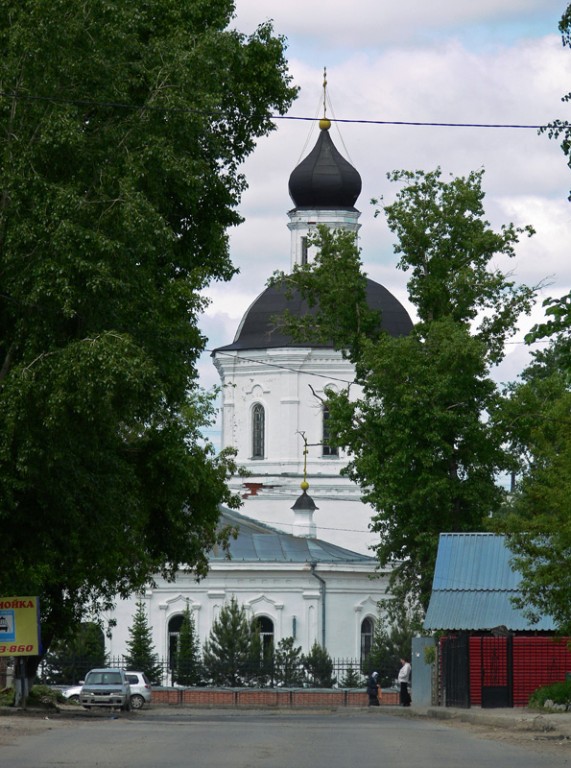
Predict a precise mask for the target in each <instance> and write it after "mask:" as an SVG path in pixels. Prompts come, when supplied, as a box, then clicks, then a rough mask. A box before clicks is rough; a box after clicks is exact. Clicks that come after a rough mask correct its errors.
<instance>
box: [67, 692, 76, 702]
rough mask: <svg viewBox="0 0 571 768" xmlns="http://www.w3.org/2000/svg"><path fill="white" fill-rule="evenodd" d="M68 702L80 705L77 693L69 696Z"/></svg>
mask: <svg viewBox="0 0 571 768" xmlns="http://www.w3.org/2000/svg"><path fill="white" fill-rule="evenodd" d="M67 700H68V701H69V702H71V703H72V704H79V696H78V694H77V693H76V694H75V695H74V696H69V697H68V699H67Z"/></svg>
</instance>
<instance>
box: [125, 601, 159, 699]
mask: <svg viewBox="0 0 571 768" xmlns="http://www.w3.org/2000/svg"><path fill="white" fill-rule="evenodd" d="M123 658H124V660H125V666H126V667H127V669H132V670H134V671H136V672H144V673H145V674H146V675H147V677H148V678H149V680H150V682H151V683H153V684H154V685H160V683H161V673H162V666H161V664H160V662H159V659H158V656H157V654H156V652H155V646H154V643H153V636H152V629H151V626H150V625H149V619H148V616H147V609H146V608H145V603H144V602H143V601H142V600H138V601H137V607H136V609H135V615H134V616H133V623H132V624H131V626H130V627H129V639H128V640H127V653H126V654H125V656H124V657H123Z"/></svg>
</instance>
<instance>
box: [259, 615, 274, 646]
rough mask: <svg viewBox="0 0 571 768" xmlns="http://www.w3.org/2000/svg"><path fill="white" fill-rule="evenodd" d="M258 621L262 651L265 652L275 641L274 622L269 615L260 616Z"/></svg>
mask: <svg viewBox="0 0 571 768" xmlns="http://www.w3.org/2000/svg"><path fill="white" fill-rule="evenodd" d="M256 621H257V622H258V628H259V631H260V637H261V638H262V652H263V653H264V654H265V652H266V651H267V650H268V649H269V648H270V646H271V644H272V643H273V641H274V622H273V621H272V620H271V619H269V618H268V617H267V616H258V618H257V619H256Z"/></svg>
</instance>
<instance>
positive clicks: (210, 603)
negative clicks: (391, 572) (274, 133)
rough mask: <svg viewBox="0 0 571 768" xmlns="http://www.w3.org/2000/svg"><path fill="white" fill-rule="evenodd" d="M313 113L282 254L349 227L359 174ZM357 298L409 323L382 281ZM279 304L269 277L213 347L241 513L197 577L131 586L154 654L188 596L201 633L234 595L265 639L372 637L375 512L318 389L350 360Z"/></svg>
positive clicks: (357, 650)
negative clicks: (287, 330) (309, 333)
mask: <svg viewBox="0 0 571 768" xmlns="http://www.w3.org/2000/svg"><path fill="white" fill-rule="evenodd" d="M319 125H320V134H319V137H318V140H317V143H316V145H315V147H314V149H313V150H312V151H311V152H310V153H309V155H308V156H307V157H305V159H303V160H302V161H301V163H300V164H299V165H298V166H297V167H296V168H295V169H294V170H293V172H292V174H291V176H290V179H289V192H290V196H291V198H292V201H293V205H294V207H293V208H292V210H290V211H289V213H288V216H289V223H288V225H287V226H288V228H289V229H290V232H291V264H292V267H293V265H295V264H299V263H305V262H307V261H309V262H310V261H311V260H312V258H313V256H314V254H313V253H312V249H311V247H309V248H308V237H309V236H310V234H311V233H312V230H314V229H315V227H317V226H318V225H319V224H323V225H326V226H328V227H331V228H334V229H349V230H350V231H352V232H355V233H357V232H358V230H359V227H360V225H359V223H358V220H359V216H360V213H359V211H358V210H357V209H356V208H355V203H356V202H357V198H358V196H359V194H360V191H361V177H360V175H359V173H358V171H357V170H356V169H355V168H354V167H353V166H352V165H351V164H350V163H349V162H348V161H347V160H346V159H345V158H344V157H342V155H341V154H340V153H339V152H338V150H337V149H336V147H335V145H334V144H333V141H332V139H331V136H330V133H329V128H330V125H331V124H330V122H329V121H328V120H327V119H325V118H324V119H322V120H321V121H320V124H319ZM268 277H269V275H268ZM260 287H262V286H260ZM367 299H368V302H369V306H371V308H374V309H377V310H380V311H381V322H382V326H383V328H384V329H385V330H386V331H387V332H388V333H390V334H392V335H404V334H406V333H408V332H409V330H410V329H411V327H412V323H411V320H410V317H409V316H408V314H407V312H406V310H405V309H404V307H403V306H402V305H401V304H400V303H399V301H398V300H397V299H396V298H395V297H394V296H393V295H392V294H391V293H390V292H389V291H388V290H387V289H386V288H384V287H383V286H382V285H379V284H378V283H375V282H373V281H372V280H368V284H367ZM285 309H288V310H289V312H290V313H294V314H298V315H299V314H305V313H306V312H308V311H309V310H308V307H307V305H306V304H305V302H304V301H303V300H302V299H301V297H300V296H299V295H295V294H294V295H293V296H292V297H286V295H285V292H284V290H283V289H282V288H281V287H280V286H279V285H277V286H272V287H269V288H266V289H265V290H263V291H262V292H261V293H260V295H259V296H258V298H257V299H256V300H255V301H254V302H253V304H252V305H251V306H250V308H249V309H248V310H247V312H246V313H245V315H244V317H243V318H242V321H241V323H240V325H239V327H238V329H237V331H236V335H235V337H234V340H233V341H232V343H230V344H228V345H226V346H222V347H219V348H218V349H216V350H214V352H213V353H212V357H213V362H214V365H215V366H216V368H217V370H218V372H219V374H220V379H221V384H222V392H223V395H222V397H223V401H222V445H223V446H233V447H235V448H236V449H237V461H238V464H239V465H240V466H241V467H242V468H244V469H245V470H247V473H248V474H247V477H245V478H244V477H242V476H240V477H236V478H234V479H233V481H232V483H231V485H232V487H233V489H234V490H235V491H237V492H239V494H240V495H241V497H242V498H243V502H244V503H243V507H242V508H241V511H240V513H237V512H233V511H230V510H226V509H222V510H221V524H222V525H224V524H231V525H233V526H235V527H236V528H237V529H238V531H239V533H238V537H237V539H236V540H233V541H231V543H230V558H231V559H229V560H228V559H227V558H226V557H225V555H224V553H218V552H213V553H211V554H210V557H209V561H210V571H209V574H208V576H207V577H206V578H204V579H203V580H202V581H200V582H197V581H196V579H195V577H194V576H193V575H192V574H191V573H185V572H181V573H180V574H179V576H178V577H177V579H176V581H175V582H172V583H167V582H163V581H160V580H159V581H158V582H157V584H156V586H154V587H153V588H149V589H147V590H146V592H145V593H144V595H143V596H142V598H143V600H144V602H145V604H146V608H147V614H148V617H149V623H150V625H151V627H152V631H153V643H154V648H155V651H156V652H157V653H158V655H159V657H161V658H170V657H171V655H172V653H173V651H174V650H175V649H176V643H177V637H178V632H179V630H180V625H181V622H182V614H183V611H184V610H185V608H186V606H187V604H188V605H189V607H190V609H191V610H192V611H193V614H194V619H195V624H196V628H197V632H198V635H199V637H200V640H201V642H204V640H205V639H206V638H207V637H208V635H209V632H210V628H211V625H212V622H213V620H214V619H215V618H216V616H217V614H218V612H219V611H220V609H221V607H222V606H223V605H224V604H225V603H226V602H229V601H230V599H231V597H232V596H235V597H236V599H237V600H238V602H239V603H240V604H242V605H244V606H245V607H246V609H247V611H248V612H249V614H250V616H251V617H252V618H254V617H257V618H258V619H259V622H260V627H261V632H262V634H263V636H264V642H269V640H270V639H271V640H273V642H274V643H275V644H277V643H278V642H279V641H280V640H281V639H283V638H286V637H293V638H294V640H295V644H296V645H299V646H301V648H302V650H303V652H308V651H309V650H310V648H311V646H312V645H313V643H314V642H318V643H319V644H320V645H321V646H322V647H324V648H326V649H327V651H328V652H329V654H330V656H331V657H332V658H343V659H355V660H359V659H360V658H361V657H362V656H363V654H366V653H367V651H368V649H369V647H370V643H371V639H372V634H373V628H374V622H375V620H376V618H377V616H378V614H379V605H380V606H381V611H382V604H383V602H385V601H386V600H387V599H389V598H388V596H387V593H386V589H387V583H388V573H387V572H381V571H379V570H378V569H377V561H376V559H375V558H374V557H373V556H372V552H371V549H370V547H371V545H372V544H374V542H375V537H374V535H373V534H371V532H370V531H369V523H370V519H371V514H372V511H371V509H370V508H369V507H368V506H366V505H365V504H363V503H362V501H361V499H360V491H359V488H358V487H356V486H355V485H354V484H353V483H351V482H350V481H349V480H348V479H346V478H343V477H342V476H341V475H340V471H341V469H342V468H343V467H344V466H345V465H346V463H347V457H346V456H345V455H344V454H343V452H342V451H340V450H338V449H336V448H335V447H333V446H331V445H330V444H329V441H328V428H327V418H328V414H327V410H326V409H325V408H324V406H323V402H322V398H323V396H324V395H325V393H326V392H327V390H335V391H339V389H340V388H345V387H347V386H349V385H350V384H351V383H352V382H353V380H354V370H353V366H352V365H351V363H350V362H348V361H347V360H345V359H343V357H342V355H341V353H340V352H337V351H335V350H334V349H333V347H332V346H327V345H312V346H308V345H307V344H303V343H298V342H296V341H294V340H292V339H291V338H289V337H288V336H286V335H284V333H283V331H281V330H280V328H279V327H278V326H279V324H276V321H275V320H276V316H277V315H279V314H280V312H283V311H284V310H285ZM354 389H355V388H354V387H352V388H351V391H354ZM305 481H307V482H305ZM136 602H137V597H133V598H131V599H129V600H125V601H120V603H119V604H118V606H117V608H116V610H115V611H114V612H113V614H112V616H110V617H109V618H113V619H115V620H116V622H117V623H116V626H115V628H114V629H113V632H112V636H111V637H110V638H109V639H108V640H107V649H106V650H107V652H108V654H109V655H110V656H111V657H113V658H116V657H120V656H122V655H123V654H125V653H126V650H127V648H126V642H127V640H128V639H129V633H128V629H129V626H130V625H131V624H132V619H133V615H134V613H135V606H136Z"/></svg>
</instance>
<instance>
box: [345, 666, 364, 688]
mask: <svg viewBox="0 0 571 768" xmlns="http://www.w3.org/2000/svg"><path fill="white" fill-rule="evenodd" d="M341 687H342V688H362V687H363V675H361V674H360V673H359V672H358V670H356V669H353V667H347V671H346V672H345V676H344V677H343V679H342V680H341Z"/></svg>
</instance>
